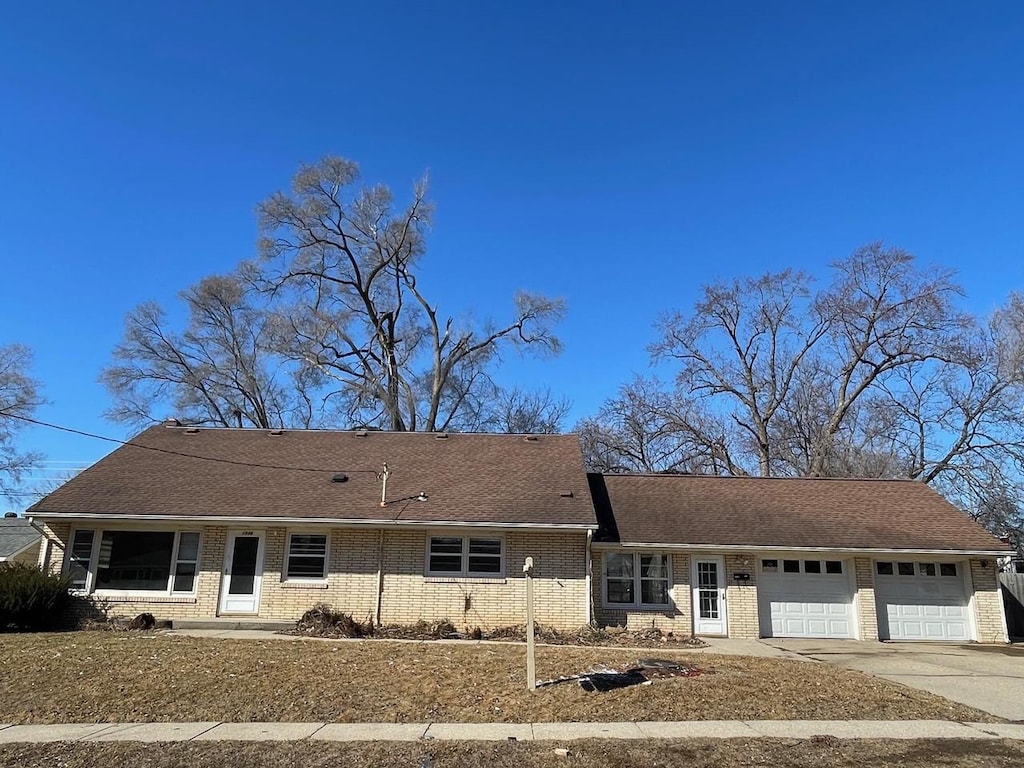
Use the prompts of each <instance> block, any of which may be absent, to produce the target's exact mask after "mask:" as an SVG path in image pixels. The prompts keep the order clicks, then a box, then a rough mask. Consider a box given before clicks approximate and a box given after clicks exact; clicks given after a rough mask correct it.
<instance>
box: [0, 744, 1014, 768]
mask: <svg viewBox="0 0 1024 768" xmlns="http://www.w3.org/2000/svg"><path fill="white" fill-rule="evenodd" d="M556 747H567V748H568V749H569V751H570V754H569V756H568V757H563V756H560V755H557V754H555V752H554V749H555V748H556ZM1022 763H1024V744H1022V743H1021V742H1019V741H1016V742H1015V741H955V740H945V739H944V740H941V741H926V740H921V741H878V740H864V741H838V740H836V739H823V738H819V739H809V740H804V741H797V740H795V739H789V740H781V739H758V740H748V739H728V740H718V741H712V740H707V739H691V740H686V741H647V742H643V741H598V740H593V741H578V742H567V743H565V744H557V743H554V742H537V743H533V744H527V743H521V744H504V743H498V744H489V743H479V742H477V743H468V742H444V743H424V742H416V743H408V742H406V743H357V744H338V743H321V742H309V741H303V742H291V743H268V742H237V741H236V742H230V741H229V742H206V743H195V742H193V743H184V744H113V743H107V744H83V743H77V744H12V745H0V766H11V768H14V767H15V766H17V768H53V766H61V768H96V766H121V765H123V766H132V768H178V766H182V765H187V766H190V768H257V766H258V767H259V768H292V766H296V765H301V766H303V768H336V766H360V767H361V768H362V767H363V766H366V767H367V768H410V766H412V767H413V768H415V767H417V766H423V767H424V768H455V766H479V765H486V766H488V768H631V767H632V766H644V768H647V767H648V766H657V765H661V766H664V765H673V766H687V768H741V767H745V766H772V767H773V768H842V767H845V766H850V767H851V768H852V767H853V766H865V767H870V768H877V766H879V765H899V766H904V768H933V767H934V766H945V767H946V768H1003V767H1005V768H1009V767H1010V766H1013V768H1019V766H1020V765H1021V764H1022Z"/></svg>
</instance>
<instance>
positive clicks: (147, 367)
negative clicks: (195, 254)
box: [102, 157, 567, 431]
mask: <svg viewBox="0 0 1024 768" xmlns="http://www.w3.org/2000/svg"><path fill="white" fill-rule="evenodd" d="M358 178H359V174H358V168H357V166H356V165H355V164H354V163H352V162H349V161H347V160H342V159H339V158H333V157H328V158H325V159H323V160H321V161H320V162H319V163H317V164H316V165H313V166H304V167H302V168H301V169H300V170H299V172H298V174H297V175H296V176H295V179H294V182H293V188H292V191H291V193H289V194H285V193H278V194H275V195H273V196H272V197H271V198H269V199H268V200H266V201H265V202H264V203H262V204H261V205H260V206H259V209H258V210H259V220H260V226H261V231H262V237H261V239H260V253H261V259H260V260H258V261H256V262H248V263H245V264H242V265H241V266H240V267H239V269H238V270H237V271H236V272H235V273H234V274H231V275H226V276H214V277H208V278H205V279H203V280H201V281H200V282H199V283H198V284H196V285H195V286H193V287H191V288H189V289H188V290H186V291H184V292H183V293H181V294H180V296H181V299H182V300H183V301H184V303H185V305H186V308H187V310H188V318H187V324H186V327H185V329H184V331H182V332H178V331H176V330H175V329H174V325H173V323H172V322H170V321H169V320H168V317H167V315H166V314H165V313H164V311H163V310H162V309H161V308H160V307H159V306H157V305H156V304H152V303H149V304H143V305H142V306H140V307H138V308H136V309H135V310H134V311H133V312H131V313H130V314H129V315H128V318H127V321H126V328H125V336H124V339H123V341H122V342H121V343H120V344H119V345H118V346H117V348H116V349H115V350H114V362H113V364H112V365H111V366H109V367H108V368H107V369H106V370H105V371H104V372H103V375H102V380H103V382H104V383H105V384H106V386H107V388H108V390H109V391H110V392H111V394H112V395H113V397H114V401H115V403H114V407H113V409H112V410H111V411H110V412H109V415H110V416H111V417H112V418H114V419H116V420H119V421H122V422H125V423H129V424H132V425H138V424H140V423H145V422H147V421H154V420H157V419H159V418H162V417H163V416H164V415H165V414H166V412H167V410H168V409H169V410H171V412H172V413H173V414H174V415H175V416H178V417H179V418H182V419H184V420H187V421H189V422H191V423H197V424H211V425H218V426H237V425H245V426H256V427H263V428H269V427H310V426H319V425H336V426H343V427H372V428H384V429H390V430H427V431H440V430H467V429H488V430H493V429H510V428H515V429H521V428H529V429H531V430H538V431H546V430H550V429H554V428H556V425H557V424H559V423H560V421H561V420H562V419H563V418H564V416H565V412H566V410H567V406H566V405H564V404H561V402H560V401H558V400H556V399H554V398H551V397H550V395H545V394H544V393H543V392H538V393H527V392H523V391H520V390H510V391H506V390H504V389H502V388H501V387H499V386H498V385H497V384H496V383H495V381H494V380H493V378H492V372H493V370H494V369H495V367H496V366H497V365H498V364H499V363H500V360H501V353H502V352H503V351H505V350H506V349H508V348H517V349H519V350H523V351H528V352H536V353H539V354H554V353H557V352H558V351H559V349H560V344H559V341H558V339H557V338H556V337H555V336H554V335H553V333H552V332H551V326H552V325H553V324H554V323H555V322H556V321H557V320H558V319H560V318H561V316H562V314H563V312H564V307H563V305H562V302H561V301H560V300H555V299H547V298H544V297H541V296H535V295H531V294H527V293H519V294H517V295H516V297H515V303H514V312H513V315H512V318H511V319H510V320H508V321H506V322H505V323H500V324H499V323H493V322H490V321H484V322H481V323H472V322H470V321H469V320H459V319H456V318H455V317H452V316H444V315H442V314H441V313H440V312H439V311H438V308H437V307H436V305H433V304H431V303H430V302H429V301H428V300H427V298H426V297H425V295H424V292H423V290H422V289H421V286H420V283H419V275H420V269H419V265H420V260H421V257H422V256H423V254H424V252H425V248H426V243H425V228H426V226H427V224H428V223H429V218H430V206H429V204H428V203H427V202H426V200H425V194H426V188H425V185H424V184H420V185H418V186H417V187H416V188H415V191H414V194H413V201H412V202H411V204H410V205H409V206H408V207H407V208H405V209H404V210H401V211H395V210H393V205H392V199H391V194H390V192H389V191H388V190H387V189H386V188H385V187H382V186H377V187H372V188H361V187H359V186H358V184H357V182H358Z"/></svg>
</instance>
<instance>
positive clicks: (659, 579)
mask: <svg viewBox="0 0 1024 768" xmlns="http://www.w3.org/2000/svg"><path fill="white" fill-rule="evenodd" d="M670 578H671V577H670V573H669V561H668V555H664V554H655V553H649V552H628V553H623V552H609V553H608V554H606V555H605V556H604V594H605V603H606V604H607V605H609V606H612V607H623V608H630V607H632V608H646V607H651V608H664V607H665V606H667V605H668V604H669V582H670Z"/></svg>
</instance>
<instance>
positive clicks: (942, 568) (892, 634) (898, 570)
mask: <svg viewBox="0 0 1024 768" xmlns="http://www.w3.org/2000/svg"><path fill="white" fill-rule="evenodd" d="M964 567H965V566H964V564H963V563H934V562H916V561H902V562H901V561H879V562H876V563H875V602H876V605H877V609H878V636H879V639H881V640H944V641H966V640H970V639H971V625H970V618H969V613H968V599H967V592H966V590H965V589H964V573H963V569H964Z"/></svg>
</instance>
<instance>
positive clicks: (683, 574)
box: [27, 422, 1006, 642]
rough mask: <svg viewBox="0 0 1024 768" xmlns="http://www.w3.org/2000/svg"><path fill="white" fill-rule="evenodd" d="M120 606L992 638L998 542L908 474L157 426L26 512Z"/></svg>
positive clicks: (253, 614)
mask: <svg viewBox="0 0 1024 768" xmlns="http://www.w3.org/2000/svg"><path fill="white" fill-rule="evenodd" d="M27 514H28V515H29V516H31V517H32V518H34V519H35V520H36V521H37V523H38V524H40V525H41V526H42V527H43V528H44V530H45V531H46V539H45V541H44V543H43V546H42V547H41V549H40V554H39V558H40V562H42V563H43V564H44V565H45V567H48V568H50V569H53V570H63V571H65V572H68V573H70V574H72V576H73V579H74V587H75V589H77V590H78V591H79V592H80V593H81V594H83V595H87V596H89V597H90V598H91V599H92V600H93V601H94V602H96V603H98V604H101V605H102V606H103V607H104V608H105V609H106V610H108V611H110V612H112V613H115V614H120V615H134V614H136V613H140V612H143V611H147V612H150V613H153V614H154V615H155V616H157V618H160V619H171V620H179V621H180V620H188V619H196V620H208V619H212V618H215V617H224V618H229V617H230V618H233V619H242V618H246V617H249V618H259V619H262V620H288V621H291V620H294V619H296V618H297V617H298V616H299V615H301V614H302V612H303V611H305V610H306V609H308V608H310V607H312V606H313V605H314V604H316V603H319V602H325V603H329V604H330V605H331V606H332V607H334V608H335V609H337V610H343V611H345V612H346V613H350V614H352V615H353V616H355V617H356V618H359V619H370V620H373V621H375V622H379V623H385V624H388V623H401V624H406V623H413V622H415V621H418V620H421V619H423V620H438V619H442V618H447V619H450V620H451V621H453V622H454V623H455V624H457V625H459V626H462V627H466V628H474V627H481V628H484V629H487V628H493V627H499V626H508V625H513V624H521V623H522V622H523V620H524V614H525V590H524V588H523V578H524V576H523V564H524V561H525V559H526V558H527V557H531V558H532V559H533V563H534V570H533V576H534V579H535V606H536V615H537V621H539V622H540V623H542V624H546V625H550V626H554V627H557V628H561V629H574V628H577V627H580V626H582V625H584V624H587V623H588V622H591V621H594V622H596V623H598V624H600V625H611V624H618V625H627V626H633V627H649V626H657V627H661V628H663V629H665V630H672V631H674V632H678V633H682V634H687V635H688V634H690V633H694V634H698V635H728V636H733V637H759V636H777V637H851V638H861V639H875V638H881V639H888V638H891V639H942V640H980V641H987V642H999V641H1005V639H1006V635H1005V622H1004V620H1003V616H1002V603H1001V601H1000V599H999V592H998V587H997V579H996V568H995V558H996V557H997V556H1000V555H1004V554H1005V552H1006V546H1005V545H1003V544H1002V543H1000V542H999V541H998V540H997V539H996V538H994V537H993V536H991V535H990V534H988V533H987V532H986V531H984V530H983V529H982V528H981V527H980V526H978V525H977V524H976V523H974V522H973V521H971V520H970V519H969V518H968V517H967V516H966V515H964V514H963V513H961V512H960V511H959V510H957V509H956V508H955V507H953V506H952V505H950V504H949V503H947V502H946V501H945V500H943V499H942V498H941V497H940V496H938V494H936V493H935V492H934V491H932V490H931V489H929V488H927V487H926V486H924V485H922V484H920V483H915V482H911V481H886V480H817V479H813V480H811V479H761V478H722V477H700V476H687V475H597V474H590V475H588V474H587V473H586V471H585V469H584V466H583V459H582V455H581V453H580V449H579V444H578V440H577V438H576V436H574V435H495V434H456V433H453V434H446V433H438V434H434V433H393V432H376V431H369V430H361V431H345V432H342V431H326V430H294V431H293V430H255V429H208V428H200V427H190V426H184V425H180V424H178V423H177V422H169V423H166V424H163V425H158V426H155V427H151V428H150V429H147V430H146V431H144V432H143V433H141V434H140V435H139V436H137V437H136V438H134V439H133V440H132V441H130V443H129V444H127V445H125V446H123V447H120V448H118V449H117V450H115V451H114V452H113V453H111V454H110V455H109V456H107V457H105V458H104V459H102V460H100V461H99V462H97V463H96V464H95V465H93V466H92V467H90V468H89V469H87V470H86V471H84V472H82V473H81V474H80V475H78V476H77V477H75V478H73V479H72V480H71V481H69V482H68V483H67V484H65V485H64V486H62V487H61V488H59V489H58V490H56V491H54V492H53V493H51V494H50V495H48V496H47V497H45V498H44V499H42V500H41V501H39V502H38V503H36V504H34V505H33V506H32V507H31V508H30V509H29V510H28V512H27Z"/></svg>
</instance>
